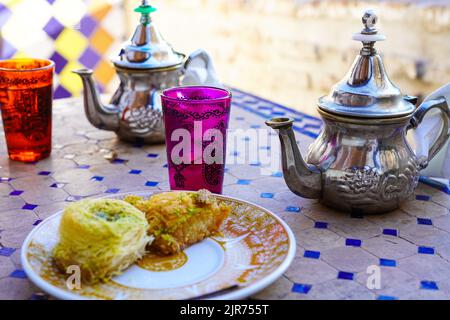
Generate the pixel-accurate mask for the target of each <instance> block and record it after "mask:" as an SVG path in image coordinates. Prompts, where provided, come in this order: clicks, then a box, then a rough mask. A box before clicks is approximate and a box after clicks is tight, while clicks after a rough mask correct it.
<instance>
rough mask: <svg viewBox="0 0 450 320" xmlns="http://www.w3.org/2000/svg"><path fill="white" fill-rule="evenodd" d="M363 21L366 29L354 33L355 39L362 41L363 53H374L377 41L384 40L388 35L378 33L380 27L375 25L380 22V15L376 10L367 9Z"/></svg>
mask: <svg viewBox="0 0 450 320" xmlns="http://www.w3.org/2000/svg"><path fill="white" fill-rule="evenodd" d="M361 20H362V23H363V24H364V29H362V30H361V32H359V33H356V34H354V35H353V40H357V41H361V42H362V43H363V48H362V50H361V54H362V55H374V54H376V50H375V48H374V45H375V42H377V41H383V40H385V39H386V37H385V36H384V35H382V34H379V33H378V29H377V28H375V25H376V24H377V22H378V16H377V14H376V13H375V10H373V9H369V10H366V11H365V12H364V14H363V16H362V19H361Z"/></svg>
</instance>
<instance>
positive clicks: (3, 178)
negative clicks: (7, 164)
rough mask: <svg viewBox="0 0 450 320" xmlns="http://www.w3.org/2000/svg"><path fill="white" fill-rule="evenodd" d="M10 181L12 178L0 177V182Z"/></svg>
mask: <svg viewBox="0 0 450 320" xmlns="http://www.w3.org/2000/svg"><path fill="white" fill-rule="evenodd" d="M11 180H12V178H9V177H0V182H9V181H11Z"/></svg>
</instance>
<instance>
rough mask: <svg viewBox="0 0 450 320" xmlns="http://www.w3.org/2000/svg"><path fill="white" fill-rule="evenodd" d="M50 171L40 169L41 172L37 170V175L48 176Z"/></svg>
mask: <svg viewBox="0 0 450 320" xmlns="http://www.w3.org/2000/svg"><path fill="white" fill-rule="evenodd" d="M51 174H52V173H51V172H50V171H41V172H38V175H40V176H49V175H51Z"/></svg>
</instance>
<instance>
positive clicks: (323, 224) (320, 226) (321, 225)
mask: <svg viewBox="0 0 450 320" xmlns="http://www.w3.org/2000/svg"><path fill="white" fill-rule="evenodd" d="M314 228H317V229H326V228H328V222H321V221H316V222H315V223H314Z"/></svg>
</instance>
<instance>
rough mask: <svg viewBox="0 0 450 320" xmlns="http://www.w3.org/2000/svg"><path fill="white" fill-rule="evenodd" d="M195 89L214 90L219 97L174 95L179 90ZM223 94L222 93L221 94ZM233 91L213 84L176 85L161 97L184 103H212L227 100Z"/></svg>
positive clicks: (187, 91) (184, 91) (189, 90)
mask: <svg viewBox="0 0 450 320" xmlns="http://www.w3.org/2000/svg"><path fill="white" fill-rule="evenodd" d="M193 89H197V90H200V91H206V92H209V93H211V92H214V93H216V94H217V95H218V97H214V98H208V99H189V97H187V98H179V97H176V96H174V94H176V93H177V92H180V93H190V92H191V91H192V90H193ZM220 94H221V95H220ZM231 96H232V94H231V91H229V90H227V89H223V88H218V87H212V86H182V87H174V88H169V89H166V90H164V91H163V92H162V93H161V98H162V99H165V100H172V101H178V102H183V103H202V104H205V103H211V102H219V101H226V100H229V99H231Z"/></svg>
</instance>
